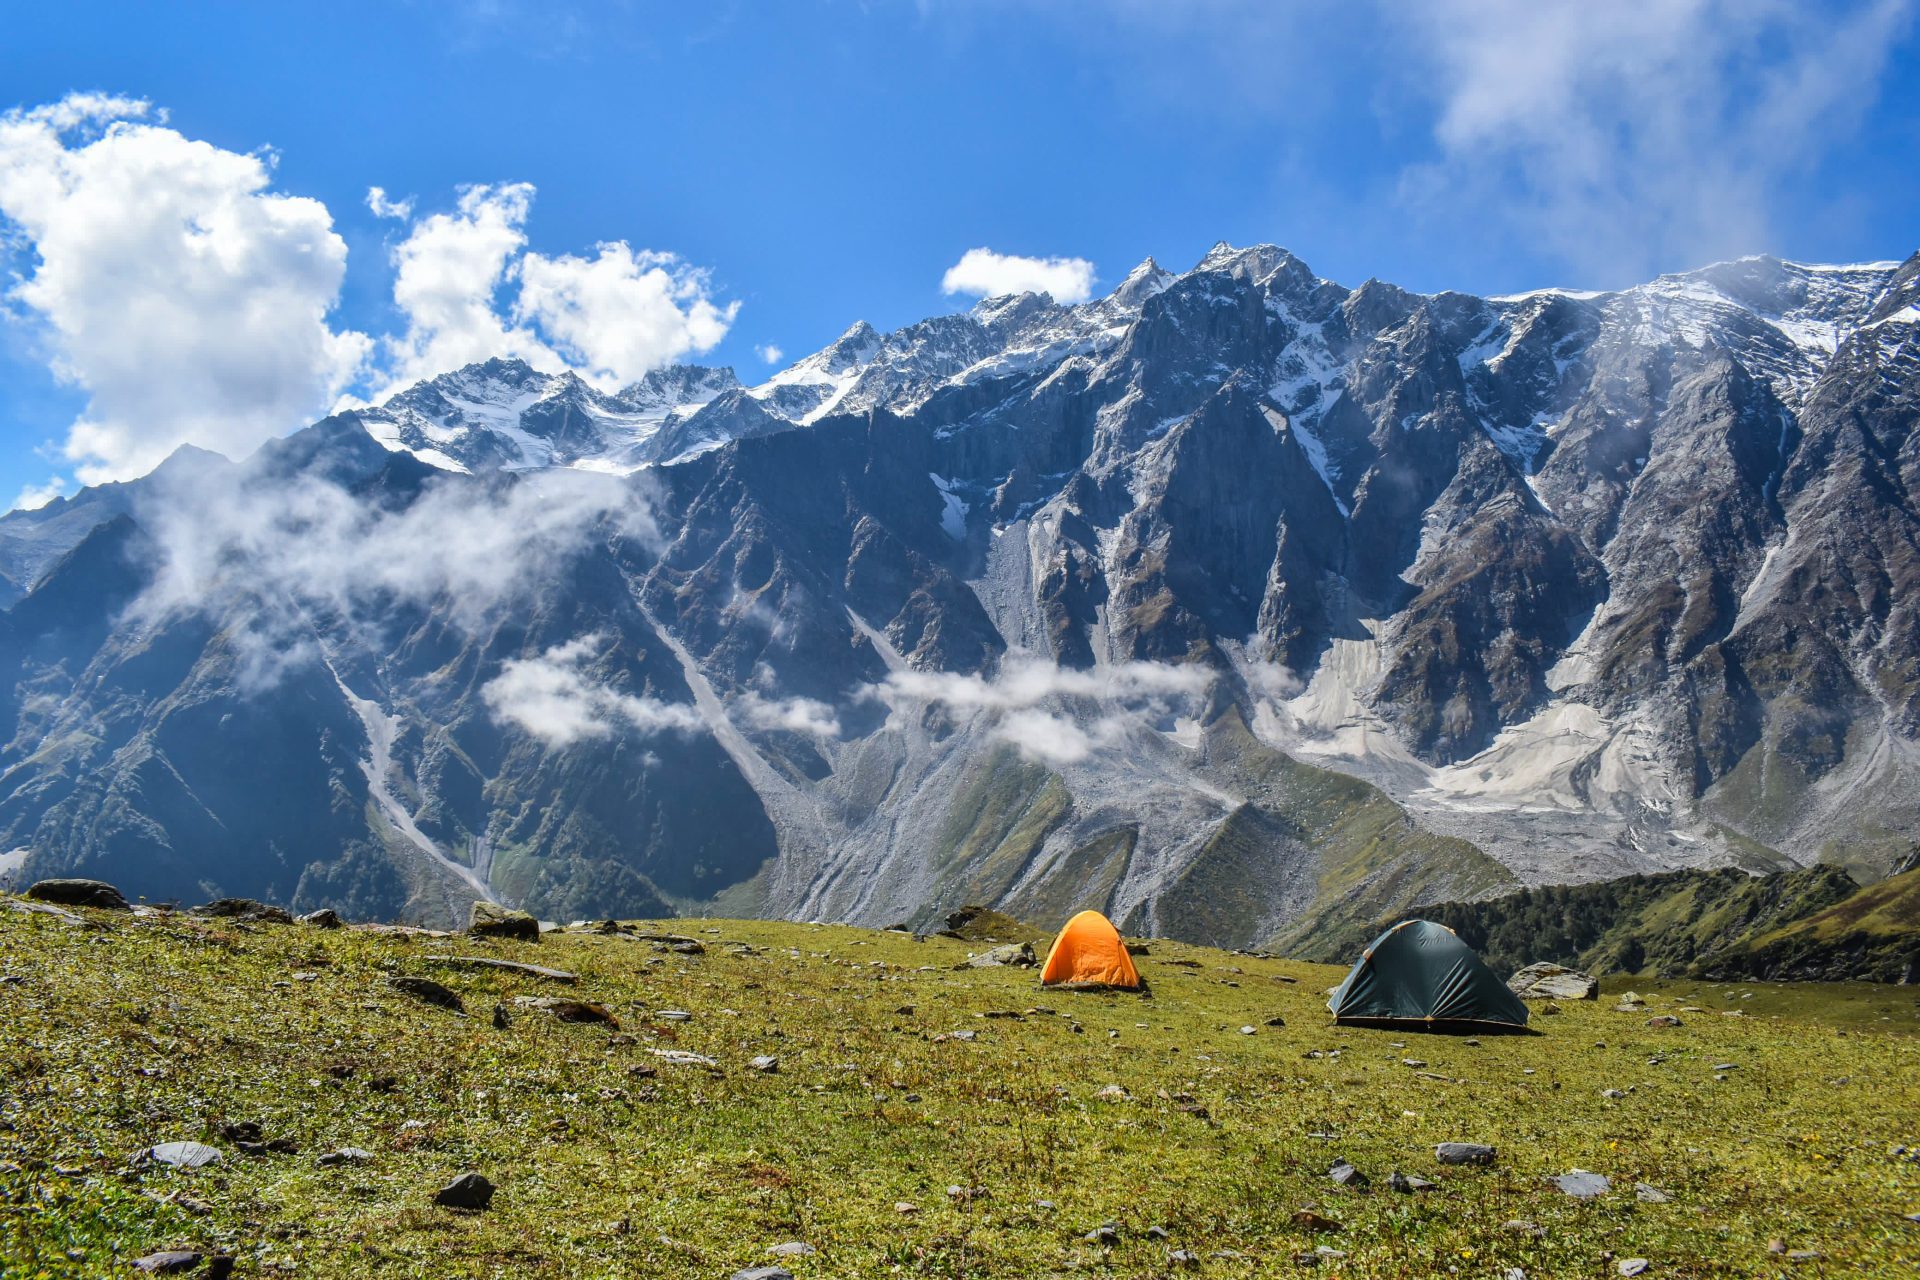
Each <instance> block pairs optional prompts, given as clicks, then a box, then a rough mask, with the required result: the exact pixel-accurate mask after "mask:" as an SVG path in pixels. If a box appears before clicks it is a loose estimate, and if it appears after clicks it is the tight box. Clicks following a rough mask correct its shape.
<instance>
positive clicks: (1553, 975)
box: [1507, 960, 1600, 1000]
mask: <svg viewBox="0 0 1920 1280" xmlns="http://www.w3.org/2000/svg"><path fill="white" fill-rule="evenodd" d="M1507 989H1508V990H1510V991H1512V992H1513V994H1515V995H1517V996H1519V997H1520V998H1521V999H1522V1000H1598V999H1599V998H1600V980H1599V979H1598V978H1596V977H1594V976H1593V975H1592V974H1590V973H1582V972H1580V970H1578V969H1570V968H1568V967H1567V966H1565V965H1560V964H1554V963H1553V962H1551V961H1548V960H1541V961H1537V962H1535V963H1533V964H1530V965H1528V966H1527V967H1526V968H1524V969H1522V970H1520V972H1518V973H1516V974H1514V975H1513V976H1512V977H1511V978H1508V979H1507Z"/></svg>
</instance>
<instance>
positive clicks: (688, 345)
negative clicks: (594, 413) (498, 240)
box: [514, 241, 740, 387]
mask: <svg viewBox="0 0 1920 1280" xmlns="http://www.w3.org/2000/svg"><path fill="white" fill-rule="evenodd" d="M519 276H520V295H519V298H518V300H517V301H516V302H515V303H514V314H515V315H516V316H518V317H519V318H520V319H521V320H523V321H527V322H531V323H533V324H536V325H538V326H539V328H540V329H541V331H542V332H544V333H545V334H546V335H547V337H548V338H549V339H550V340H551V341H552V342H553V343H554V345H555V346H556V347H557V348H558V349H559V350H560V352H561V353H562V354H563V355H565V356H566V358H567V360H568V362H569V363H570V364H572V365H574V366H575V367H576V368H578V369H579V370H580V371H581V373H582V374H583V375H584V376H586V377H587V378H588V379H590V380H592V381H595V382H598V383H600V384H602V385H603V386H608V387H618V386H623V385H625V384H627V383H630V382H632V381H634V380H635V379H637V378H639V377H640V376H641V375H642V374H644V373H646V372H647V371H648V370H650V369H657V368H659V367H660V366H662V365H665V364H671V363H672V362H674V361H675V360H678V359H680V358H681V357H683V356H685V355H687V354H689V353H690V352H703V351H710V350H712V349H713V347H714V346H715V344H717V343H718V342H719V341H720V339H722V338H724V337H726V336H727V329H728V328H729V327H730V326H731V325H732V324H733V318H734V316H735V315H736V314H737V313H738V312H739V310H740V304H739V303H737V302H731V303H728V304H727V305H726V306H724V307H723V306H719V305H717V304H716V303H715V302H714V301H713V299H712V298H711V297H709V296H708V283H707V273H706V272H704V271H700V270H698V269H696V268H692V267H689V266H687V265H686V264H685V263H683V262H681V261H680V260H679V259H678V258H676V257H675V256H674V255H673V254H670V253H654V252H651V251H649V250H646V249H641V250H638V251H635V250H634V249H633V248H632V247H630V246H629V245H628V244H627V243H626V242H625V241H613V242H611V243H604V244H600V245H596V246H595V256H594V257H592V258H578V257H574V256H573V255H571V254H567V255H563V256H561V257H558V258H549V257H545V256H543V255H541V254H538V253H529V254H527V255H526V256H525V257H524V258H523V259H522V260H521V262H520V266H519Z"/></svg>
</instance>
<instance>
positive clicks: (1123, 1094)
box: [1093, 1084, 1133, 1102]
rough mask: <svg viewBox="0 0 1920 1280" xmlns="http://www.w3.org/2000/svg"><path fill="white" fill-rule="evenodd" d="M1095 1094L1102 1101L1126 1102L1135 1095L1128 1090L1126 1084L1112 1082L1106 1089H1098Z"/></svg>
mask: <svg viewBox="0 0 1920 1280" xmlns="http://www.w3.org/2000/svg"><path fill="white" fill-rule="evenodd" d="M1093 1096H1094V1097H1096V1098H1098V1099H1099V1100H1100V1101H1102V1102H1125V1101H1126V1100H1127V1099H1128V1098H1131V1097H1132V1096H1133V1095H1132V1094H1130V1093H1128V1092H1127V1088H1126V1086H1125V1085H1119V1084H1110V1085H1108V1086H1106V1087H1105V1088H1104V1089H1100V1090H1097V1091H1096V1092H1095V1093H1094V1095H1093Z"/></svg>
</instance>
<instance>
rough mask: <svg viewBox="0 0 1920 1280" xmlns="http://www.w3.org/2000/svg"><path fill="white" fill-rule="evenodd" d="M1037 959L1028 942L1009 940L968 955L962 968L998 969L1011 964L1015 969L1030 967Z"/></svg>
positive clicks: (1031, 945)
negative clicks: (1000, 944)
mask: <svg viewBox="0 0 1920 1280" xmlns="http://www.w3.org/2000/svg"><path fill="white" fill-rule="evenodd" d="M1037 963H1039V961H1038V960H1037V959H1036V958H1035V956H1034V954H1033V944H1032V943H1030V942H1009V943H1006V944H1004V945H1002V946H998V947H989V948H987V950H985V951H982V952H980V953H979V954H978V955H969V956H968V957H967V963H966V964H964V965H962V966H961V967H962V968H967V969H1000V968H1006V967H1008V966H1011V967H1013V968H1016V969H1031V968H1032V967H1033V966H1034V965H1035V964H1037Z"/></svg>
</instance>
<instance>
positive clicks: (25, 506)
mask: <svg viewBox="0 0 1920 1280" xmlns="http://www.w3.org/2000/svg"><path fill="white" fill-rule="evenodd" d="M71 487H72V486H71V485H70V484H69V483H68V482H67V480H66V479H65V477H63V476H49V477H48V478H47V481H46V483H45V484H30V485H27V486H26V487H24V488H23V489H21V490H20V492H19V493H17V494H15V495H14V499H13V507H12V508H11V509H12V510H14V511H38V510H39V509H40V508H42V507H44V506H46V505H47V504H48V503H49V502H52V501H53V500H54V499H55V498H58V497H62V496H64V495H65V494H66V492H67V490H68V489H70V488H71Z"/></svg>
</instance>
